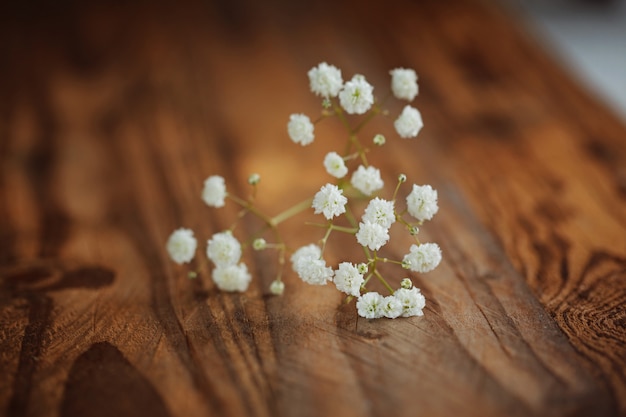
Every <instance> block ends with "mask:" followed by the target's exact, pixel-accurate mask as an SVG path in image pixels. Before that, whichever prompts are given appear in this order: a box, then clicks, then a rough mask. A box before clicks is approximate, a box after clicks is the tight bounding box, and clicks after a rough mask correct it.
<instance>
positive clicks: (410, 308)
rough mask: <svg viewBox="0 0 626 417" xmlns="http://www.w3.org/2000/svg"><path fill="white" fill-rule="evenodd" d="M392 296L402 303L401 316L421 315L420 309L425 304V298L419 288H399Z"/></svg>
mask: <svg viewBox="0 0 626 417" xmlns="http://www.w3.org/2000/svg"><path fill="white" fill-rule="evenodd" d="M393 296H394V297H395V298H396V299H397V300H398V301H400V303H401V304H402V317H411V316H423V315H424V313H423V312H422V309H423V308H424V307H425V306H426V299H425V298H424V296H423V295H422V293H421V292H420V290H419V288H415V287H413V288H411V289H406V288H400V289H398V290H396V292H394V293H393Z"/></svg>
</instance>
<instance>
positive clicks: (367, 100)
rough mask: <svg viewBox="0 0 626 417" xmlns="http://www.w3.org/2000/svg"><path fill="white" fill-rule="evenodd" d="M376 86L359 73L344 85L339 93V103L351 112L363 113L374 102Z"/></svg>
mask: <svg viewBox="0 0 626 417" xmlns="http://www.w3.org/2000/svg"><path fill="white" fill-rule="evenodd" d="M373 93H374V87H372V85H371V84H370V83H368V82H367V81H366V80H365V77H364V76H362V75H360V74H357V75H355V76H354V77H352V79H351V80H350V81H348V82H346V83H345V84H344V86H343V89H342V90H341V92H340V93H339V103H340V104H341V107H343V109H344V110H345V111H346V112H347V113H349V114H363V113H365V112H366V111H368V110H369V109H370V108H371V107H372V104H374V94H373Z"/></svg>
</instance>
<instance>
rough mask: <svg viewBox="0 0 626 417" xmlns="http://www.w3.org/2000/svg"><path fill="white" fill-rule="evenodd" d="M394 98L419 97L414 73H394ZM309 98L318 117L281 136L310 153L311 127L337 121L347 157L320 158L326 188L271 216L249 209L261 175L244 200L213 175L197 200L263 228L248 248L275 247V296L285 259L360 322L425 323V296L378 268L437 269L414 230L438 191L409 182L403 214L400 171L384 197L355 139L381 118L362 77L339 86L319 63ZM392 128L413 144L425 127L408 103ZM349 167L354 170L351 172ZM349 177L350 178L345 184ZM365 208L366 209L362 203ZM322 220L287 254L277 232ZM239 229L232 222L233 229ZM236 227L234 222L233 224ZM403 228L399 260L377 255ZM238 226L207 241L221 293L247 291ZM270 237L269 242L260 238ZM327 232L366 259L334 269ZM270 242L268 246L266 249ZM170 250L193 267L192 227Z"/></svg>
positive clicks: (431, 248) (432, 246)
mask: <svg viewBox="0 0 626 417" xmlns="http://www.w3.org/2000/svg"><path fill="white" fill-rule="evenodd" d="M390 74H391V89H390V90H391V92H390V94H389V95H388V96H387V97H389V96H391V95H393V96H394V97H395V98H397V99H399V100H406V101H408V102H411V101H413V100H414V99H415V97H416V96H417V94H418V84H417V75H416V73H415V71H414V70H412V69H405V68H396V69H394V70H392V71H390ZM308 78H309V83H310V89H311V91H312V92H313V93H314V94H316V95H317V96H319V97H321V99H322V110H321V115H320V117H319V118H318V119H317V120H315V121H314V122H312V121H311V119H310V118H309V117H308V116H307V115H305V114H301V113H294V114H292V115H291V116H290V117H289V120H288V123H287V134H288V136H289V138H290V139H291V141H292V142H294V143H295V144H298V145H301V146H309V145H311V144H312V143H313V142H314V141H315V125H316V124H317V123H319V122H321V121H322V120H324V119H328V118H332V117H335V118H337V119H338V120H339V121H340V123H341V124H342V125H343V126H344V127H345V128H346V131H347V137H346V142H345V146H344V150H343V153H339V151H338V150H332V151H330V152H328V153H327V154H326V156H325V157H324V160H323V166H324V168H325V170H326V172H327V173H328V174H329V175H330V176H331V177H332V178H333V181H332V182H327V183H325V184H323V185H322V186H321V187H320V188H319V190H317V191H316V192H315V193H314V194H313V195H312V197H310V198H307V199H306V200H304V201H302V202H300V203H298V204H296V205H294V206H293V207H290V208H288V209H286V210H284V211H283V212H281V213H279V214H277V215H275V216H273V217H272V216H268V215H267V214H265V213H263V212H261V211H260V210H259V209H258V208H257V206H256V205H255V199H256V191H257V185H258V184H259V183H260V180H261V178H260V176H259V175H258V174H252V175H251V176H250V177H249V179H248V182H249V183H250V184H251V185H252V186H253V187H254V188H253V193H252V194H251V196H250V197H249V198H241V197H238V196H236V195H234V194H232V193H230V192H228V191H227V188H226V184H225V181H224V178H223V177H221V176H219V175H212V176H210V177H208V178H207V179H206V180H205V182H204V187H203V190H202V199H203V201H204V202H205V203H206V204H207V205H209V206H211V207H216V208H219V207H223V206H224V205H225V201H226V200H230V201H232V202H233V203H235V204H236V205H238V206H239V207H240V212H239V216H238V217H237V221H239V220H241V219H242V218H243V217H244V216H246V215H248V214H251V215H254V216H256V217H257V218H259V219H260V220H261V221H262V222H263V226H262V227H261V228H260V229H259V230H258V231H256V232H255V233H253V234H252V235H251V238H250V239H249V240H248V242H247V244H245V245H244V246H251V247H252V249H253V250H257V251H260V250H275V251H276V252H277V264H278V273H277V277H276V279H275V280H274V281H273V282H272V283H271V285H270V287H269V290H270V292H271V293H272V294H276V295H280V294H282V293H283V292H284V290H285V284H284V281H283V279H282V274H283V268H284V265H285V263H286V259H287V257H289V261H290V263H291V267H292V269H293V271H295V273H296V274H297V275H298V277H299V278H300V279H301V280H302V281H304V282H306V283H308V284H311V285H326V284H328V283H330V282H332V283H333V284H334V285H335V287H336V288H337V290H339V291H341V292H342V293H344V294H346V300H347V301H350V300H352V299H354V298H356V309H357V312H358V314H359V315H360V316H362V317H365V318H368V319H374V318H380V317H388V318H396V317H401V316H402V317H410V316H421V315H422V314H423V312H422V310H423V308H424V306H425V302H426V301H425V298H424V296H423V295H422V294H421V292H420V290H419V289H418V288H416V287H414V286H413V283H412V281H411V279H410V278H403V279H402V280H401V281H400V285H399V287H398V288H397V289H395V288H394V286H393V285H392V283H393V281H391V282H390V281H389V280H388V279H387V278H386V277H385V276H384V275H383V271H382V268H381V266H382V265H383V264H391V265H397V266H398V267H399V268H403V269H405V270H409V271H412V272H416V273H426V272H429V271H432V270H433V269H435V268H436V267H437V266H438V265H439V263H440V262H441V257H442V256H441V249H440V248H439V246H438V245H437V244H436V243H431V242H425V243H422V242H420V240H419V238H418V235H419V231H420V226H422V224H423V223H424V222H426V221H429V220H431V219H432V218H433V216H434V215H435V214H436V213H437V211H438V210H439V207H438V203H437V191H436V190H434V189H433V188H432V187H431V186H430V185H417V184H413V185H412V188H411V191H410V192H409V193H408V195H407V196H406V198H405V199H404V203H405V208H404V209H403V210H398V204H397V202H398V200H399V197H398V194H399V190H400V188H401V187H402V186H403V184H404V183H406V181H407V177H406V175H404V174H399V175H398V181H397V184H396V186H395V188H394V191H393V195H392V196H391V198H389V199H385V198H382V197H381V194H382V192H383V190H384V185H385V183H384V181H383V178H382V176H381V173H380V170H379V169H378V168H376V167H375V166H373V165H371V164H370V163H369V161H368V159H367V155H366V154H367V152H369V149H368V147H367V146H366V145H365V144H364V143H363V142H362V140H361V137H360V134H361V130H362V129H363V127H364V126H366V125H367V124H368V123H369V122H370V121H371V120H372V119H373V118H374V117H376V116H377V115H387V114H388V112H387V111H386V110H384V108H383V106H384V102H385V101H386V98H385V99H384V100H382V101H377V99H376V97H375V96H374V87H373V86H372V85H371V84H370V83H369V82H368V81H367V80H366V78H365V77H364V76H363V75H360V74H356V75H354V76H353V77H352V78H351V79H350V80H349V81H346V82H344V81H343V78H342V74H341V70H339V69H338V68H337V67H335V66H333V65H329V64H327V63H325V62H323V63H321V64H319V65H317V66H316V67H314V68H312V69H311V70H310V71H309V72H308ZM352 115H359V116H360V121H359V123H358V124H352V123H351V119H350V117H352ZM393 126H394V128H395V131H396V132H397V134H398V136H400V137H401V138H404V139H409V138H414V137H416V136H417V135H418V134H419V132H420V130H421V129H422V127H423V122H422V117H421V114H420V112H419V111H418V110H417V109H416V108H415V107H413V106H411V105H410V104H407V105H406V106H405V107H404V108H403V110H402V112H401V113H400V114H399V115H398V117H397V118H396V119H395V120H394V122H393ZM372 142H373V144H374V145H376V146H377V147H381V146H383V145H384V144H385V143H386V142H387V139H386V138H385V136H383V135H382V134H380V133H378V134H376V135H375V136H374V137H373V139H372ZM357 164H358V166H356V167H354V166H353V165H357ZM348 178H349V180H348ZM364 201H366V202H367V204H366V206H365V209H364V211H363V213H362V215H361V216H360V218H358V217H357V216H356V212H357V210H356V208H357V207H358V205H359V203H361V202H364ZM361 204H362V203H361ZM311 208H312V209H313V211H314V214H316V215H321V216H323V218H324V219H325V221H324V222H321V223H313V224H311V223H310V225H311V226H313V227H317V228H319V229H321V232H320V234H319V236H321V238H319V239H313V242H312V243H309V244H307V245H304V246H302V247H299V248H292V247H291V246H289V245H288V243H287V242H285V241H284V239H283V238H282V236H281V233H280V231H279V229H278V225H279V224H280V223H282V222H283V221H285V220H287V219H289V218H292V217H294V216H296V215H298V214H300V213H302V212H303V211H305V210H307V209H311ZM236 223H237V222H236ZM236 223H235V224H236ZM396 223H398V224H400V225H401V226H402V229H403V230H404V231H405V232H406V233H408V235H409V236H411V238H412V240H413V241H414V243H412V244H411V245H410V247H409V248H408V252H407V253H406V254H405V255H404V256H403V257H402V258H401V259H390V258H388V257H384V256H381V255H380V254H379V253H380V251H381V250H382V249H383V248H384V247H385V246H386V245H387V244H388V242H389V241H390V239H391V235H392V234H391V228H392V225H394V224H396ZM234 228H235V225H233V226H232V227H231V229H229V230H225V231H222V232H219V233H216V234H214V235H213V236H212V237H211V238H210V239H209V240H208V242H207V248H206V255H207V257H208V258H209V259H210V260H211V262H212V263H213V264H214V265H215V268H214V269H213V272H212V279H213V281H214V283H215V285H216V286H217V287H218V288H219V289H221V290H224V291H239V292H242V291H245V290H246V289H247V288H248V286H249V283H250V281H251V275H250V273H249V272H248V269H247V267H246V265H245V263H243V262H241V256H242V249H243V248H242V245H241V243H240V242H239V240H238V239H237V238H236V237H235V236H234V233H233V230H234ZM270 232H271V236H272V237H271V238H270V237H269V235H266V233H270ZM333 233H344V234H348V235H352V236H353V239H354V242H355V243H356V244H357V245H358V246H360V247H361V248H362V252H363V255H362V257H361V258H360V259H358V260H342V261H341V262H339V263H338V265H337V266H336V267H334V266H332V265H328V264H327V261H326V258H325V256H324V255H325V252H326V251H327V248H328V245H327V243H328V242H329V240H330V239H331V237H332V236H331V235H333ZM266 238H267V239H270V242H268V241H267V240H266ZM166 246H167V250H168V252H169V254H170V257H171V258H172V260H173V261H174V262H176V263H178V264H183V263H187V262H190V261H191V260H192V259H193V257H194V256H195V252H196V249H197V241H196V239H195V237H194V235H193V232H192V231H191V230H189V229H184V228H181V229H178V230H176V231H174V232H173V233H172V235H171V236H170V238H169V240H168V242H167V245H166ZM372 279H374V280H376V281H379V282H380V284H382V286H383V287H384V288H386V289H387V291H388V292H389V294H388V295H386V296H384V295H382V294H380V293H378V292H376V291H372V290H370V289H369V288H368V284H370V281H371V280H372Z"/></svg>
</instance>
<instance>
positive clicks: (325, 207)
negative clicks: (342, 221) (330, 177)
mask: <svg viewBox="0 0 626 417" xmlns="http://www.w3.org/2000/svg"><path fill="white" fill-rule="evenodd" d="M347 202H348V199H347V198H346V197H345V196H344V195H343V190H340V189H339V187H337V186H336V185H334V184H326V185H324V186H322V188H321V189H320V190H319V191H318V192H317V193H316V194H315V197H313V204H312V207H313V208H314V209H315V214H319V213H323V214H324V217H326V218H327V219H328V220H330V219H332V218H333V217H335V216H339V215H340V214H342V213H345V212H346V203H347Z"/></svg>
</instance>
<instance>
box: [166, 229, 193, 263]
mask: <svg viewBox="0 0 626 417" xmlns="http://www.w3.org/2000/svg"><path fill="white" fill-rule="evenodd" d="M197 246H198V242H197V241H196V238H195V237H194V236H193V232H192V231H191V230H189V229H184V228H180V229H178V230H175V231H174V232H173V233H172V234H171V235H170V237H169V239H168V240H167V252H168V253H169V255H170V258H172V260H173V261H174V262H176V263H177V264H179V265H180V264H184V263H187V262H190V261H191V260H192V259H193V257H194V255H195V254H196V247H197Z"/></svg>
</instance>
